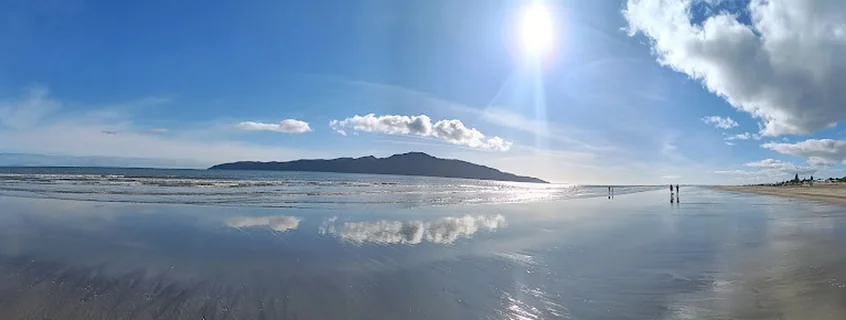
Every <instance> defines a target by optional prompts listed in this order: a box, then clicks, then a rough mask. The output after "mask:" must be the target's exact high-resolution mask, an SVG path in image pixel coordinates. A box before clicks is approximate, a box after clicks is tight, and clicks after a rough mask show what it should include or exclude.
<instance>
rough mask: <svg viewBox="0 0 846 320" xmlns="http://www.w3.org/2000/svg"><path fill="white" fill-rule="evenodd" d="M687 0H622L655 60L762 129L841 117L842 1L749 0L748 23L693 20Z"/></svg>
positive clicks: (802, 128) (783, 130)
mask: <svg viewBox="0 0 846 320" xmlns="http://www.w3.org/2000/svg"><path fill="white" fill-rule="evenodd" d="M694 2H695V1H692V0H628V3H627V5H626V8H625V9H624V11H623V14H624V16H625V18H626V20H627V21H628V29H629V33H630V35H634V34H636V33H641V34H644V35H645V36H647V37H648V38H649V39H650V40H651V46H652V49H653V51H654V53H655V55H656V56H657V58H658V61H659V63H661V64H662V65H664V66H668V67H670V68H672V69H674V70H676V71H678V72H682V73H684V74H686V75H688V76H689V77H691V78H693V79H697V80H699V81H701V82H702V83H703V85H704V86H705V87H706V88H708V90H710V91H712V92H714V93H715V94H717V95H719V96H721V97H723V98H725V99H726V101H728V102H729V103H730V104H731V105H733V106H734V107H735V108H737V109H739V110H742V111H745V112H747V113H749V114H751V115H752V116H754V117H756V118H759V119H761V120H762V121H763V123H764V127H763V129H762V131H761V133H762V134H764V135H768V136H775V135H781V134H808V133H812V132H814V131H817V130H820V129H823V128H827V127H830V126H833V125H834V124H835V123H836V121H840V120H844V119H846V90H841V88H843V87H844V86H846V27H844V26H846V15H844V14H843V12H846V1H842V0H818V1H799V0H752V1H750V3H749V5H748V7H747V11H748V14H749V17H750V20H751V25H745V24H743V23H741V22H739V21H738V15H737V14H733V13H729V12H724V11H723V12H718V13H716V14H714V15H711V16H709V17H707V18H706V19H705V20H704V21H703V22H702V23H701V25H699V24H695V23H693V22H692V16H691V6H692V4H693V3H694Z"/></svg>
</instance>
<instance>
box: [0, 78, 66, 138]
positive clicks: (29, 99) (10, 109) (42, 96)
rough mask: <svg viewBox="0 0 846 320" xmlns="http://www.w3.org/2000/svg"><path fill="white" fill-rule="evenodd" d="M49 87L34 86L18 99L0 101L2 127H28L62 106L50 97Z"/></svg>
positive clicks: (0, 122) (0, 124)
mask: <svg viewBox="0 0 846 320" xmlns="http://www.w3.org/2000/svg"><path fill="white" fill-rule="evenodd" d="M49 92H50V91H49V90H48V89H47V87H43V86H33V87H31V88H29V90H27V95H26V97H24V98H22V99H20V100H17V101H0V128H2V126H6V127H9V128H15V129H20V128H26V127H31V126H33V125H36V124H37V123H38V122H39V121H40V120H41V119H42V118H43V117H44V116H46V115H47V114H49V113H51V112H53V111H55V110H56V109H58V108H59V107H60V106H61V103H59V102H58V101H55V100H52V99H50V98H49V97H48V96H47V95H48V93H49Z"/></svg>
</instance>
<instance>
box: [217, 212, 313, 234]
mask: <svg viewBox="0 0 846 320" xmlns="http://www.w3.org/2000/svg"><path fill="white" fill-rule="evenodd" d="M300 221H301V220H300V218H297V217H291V216H268V217H233V218H230V219H228V220H226V223H225V224H226V226H227V227H230V228H236V229H241V228H250V227H270V229H273V230H276V231H279V232H285V231H288V230H294V229H296V228H297V227H298V226H299V225H300Z"/></svg>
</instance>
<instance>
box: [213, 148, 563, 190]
mask: <svg viewBox="0 0 846 320" xmlns="http://www.w3.org/2000/svg"><path fill="white" fill-rule="evenodd" d="M209 170H268V171H310V172H335V173H366V174H394V175H406V176H425V177H443V178H465V179H477V180H496V181H510V182H530V183H549V182H547V181H544V180H541V179H538V178H535V177H527V176H518V175H515V174H512V173H508V172H502V171H499V170H497V169H494V168H491V167H486V166H482V165H478V164H474V163H470V162H467V161H462V160H454V159H441V158H436V157H433V156H431V155H428V154H426V153H422V152H409V153H402V154H395V155H392V156H390V157H386V158H376V157H374V156H367V157H361V158H337V159H328V160H326V159H315V160H295V161H286V162H277V161H272V162H258V161H239V162H230V163H223V164H218V165H214V166H212V167H210V168H209Z"/></svg>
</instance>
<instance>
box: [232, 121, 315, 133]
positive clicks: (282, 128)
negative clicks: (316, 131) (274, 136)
mask: <svg viewBox="0 0 846 320" xmlns="http://www.w3.org/2000/svg"><path fill="white" fill-rule="evenodd" d="M238 128H240V129H243V130H248V131H275V132H282V133H303V132H309V131H311V127H309V126H308V122H305V121H300V120H296V119H285V120H282V122H280V123H278V124H274V123H262V122H253V121H245V122H241V123H239V124H238Z"/></svg>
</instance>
